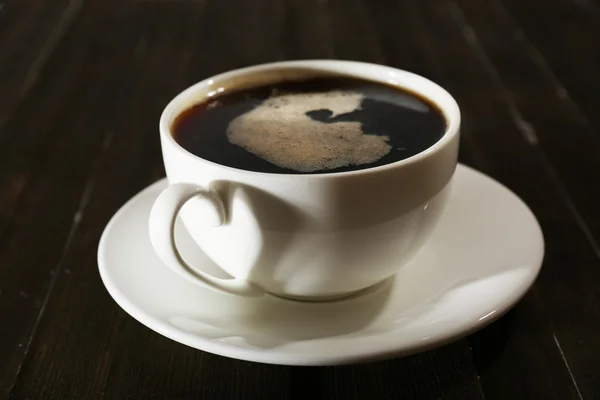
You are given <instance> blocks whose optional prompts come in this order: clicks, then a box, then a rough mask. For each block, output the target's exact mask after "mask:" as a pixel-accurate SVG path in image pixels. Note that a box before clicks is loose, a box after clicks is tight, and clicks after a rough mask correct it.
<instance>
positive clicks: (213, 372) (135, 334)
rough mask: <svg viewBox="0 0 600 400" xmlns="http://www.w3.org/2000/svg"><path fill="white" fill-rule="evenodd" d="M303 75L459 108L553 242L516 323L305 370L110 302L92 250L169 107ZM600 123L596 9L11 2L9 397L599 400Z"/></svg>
mask: <svg viewBox="0 0 600 400" xmlns="http://www.w3.org/2000/svg"><path fill="white" fill-rule="evenodd" d="M298 58H340V59H355V60H364V61H370V62H377V63H383V64H389V65H392V66H395V67H399V68H403V69H408V70H411V71H414V72H416V73H419V74H422V75H424V76H426V77H429V78H431V79H433V80H435V81H437V82H439V83H440V84H442V85H443V86H445V87H446V88H447V89H448V90H449V91H450V92H451V93H452V94H454V95H455V97H456V98H457V100H458V102H459V104H460V105H461V107H462V110H463V114H464V129H463V132H462V147H461V154H460V158H461V161H462V162H464V163H466V164H468V165H471V166H474V167H475V168H477V169H479V170H481V171H483V172H485V173H487V174H489V175H491V176H493V177H494V178H496V179H498V180H499V181H501V182H503V183H504V184H506V185H507V186H508V187H509V188H511V189H512V190H514V191H515V192H516V193H517V194H518V195H519V196H521V197H522V198H523V199H524V200H525V201H526V202H527V203H528V204H529V205H530V206H531V208H532V209H533V211H534V212H535V214H536V215H537V217H538V218H539V220H540V222H541V224H542V227H543V230H544V233H545V239H546V245H547V250H546V258H545V262H544V266H543V269H542V272H541V275H540V276H539V278H538V280H537V282H536V284H535V286H534V287H533V289H532V290H530V291H529V293H528V294H527V295H526V297H525V298H524V299H523V300H522V301H521V302H520V303H519V304H518V305H517V306H516V307H515V308H514V310H513V311H511V312H510V313H509V314H508V315H506V316H505V317H503V318H501V319H500V320H499V321H497V322H496V323H494V324H492V325H491V326H489V327H488V328H486V329H484V330H483V331H481V332H479V333H476V334H474V335H472V336H470V337H468V338H466V339H464V340H460V341H457V342H454V343H452V344H450V345H447V346H444V347H442V348H439V349H437V350H433V351H429V352H426V353H423V354H420V355H415V356H412V357H407V358H403V359H396V360H390V361H385V362H377V363H372V364H364V365H352V366H343V367H329V368H300V367H285V366H271V365H262V364H256V363H251V362H243V361H237V360H231V359H227V358H223V357H220V356H216V355H212V354H208V353H204V352H201V351H197V350H193V349H190V348H187V347H185V346H182V345H180V344H177V343H174V342H172V341H170V340H168V339H166V338H164V337H162V336H160V335H158V334H156V333H154V332H153V331H151V330H149V329H147V328H146V327H144V326H143V325H141V324H140V323H138V322H136V321H135V320H134V319H133V318H131V317H130V316H129V315H127V314H126V313H125V312H123V311H122V310H121V309H120V308H119V307H118V306H117V305H116V303H115V302H114V301H113V300H112V299H111V298H110V296H109V295H108V293H107V292H106V290H105V289H104V287H103V285H102V283H101V281H100V277H99V275H98V270H97V264H96V250H97V244H98V239H99V237H100V234H101V232H102V230H103V228H104V226H105V224H106V223H107V221H108V220H109V218H110V217H111V216H112V214H113V213H114V212H115V211H116V210H117V209H118V208H119V207H120V206H121V205H122V204H123V203H124V202H125V201H126V200H127V199H129V198H130V197H131V196H132V195H134V194H135V193H136V192H138V191H139V190H140V189H142V188H144V187H145V186H146V185H148V184H150V183H151V182H154V181H156V180H157V179H159V178H161V177H162V176H163V175H164V170H163V167H162V163H161V154H160V148H159V141H158V131H157V120H158V116H159V114H160V112H161V110H162V108H163V107H164V105H165V104H166V103H167V102H168V100H169V99H171V98H172V97H173V96H174V95H175V94H177V93H178V92H179V91H181V90H182V89H184V88H185V87H187V86H189V85H190V84H192V83H194V82H196V81H199V80H201V79H203V78H205V77H208V76H210V75H212V74H215V73H218V72H222V71H225V70H229V69H232V68H236V67H241V66H245V65H251V64H256V63H261V62H267V61H274V60H283V59H298ZM599 109H600V1H599V0H487V1H481V0H449V1H446V0H430V1H418V0H377V1H375V0H373V1H369V0H253V1H244V0H102V1H92V0H52V1H44V0H27V1H26V0H3V1H0V398H12V399H78V400H79V399H98V398H107V399H129V398H139V399H154V398H155V399H180V398H181V399H191V398H198V399H245V398H249V399H250V398H252V399H253V398H256V399H344V400H349V399H367V398H369V399H371V398H373V399H420V398H424V399H439V398H442V399H461V400H465V399H484V398H485V399H487V400H490V399H503V400H504V399H544V400H546V399H560V400H564V399H600V245H599V243H600V212H599V211H598V209H599V207H600V112H599V111H598V110H599ZM473 301H477V299H473Z"/></svg>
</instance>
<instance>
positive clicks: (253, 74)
mask: <svg viewBox="0 0 600 400" xmlns="http://www.w3.org/2000/svg"><path fill="white" fill-rule="evenodd" d="M317 77H344V78H356V79H361V80H368V81H373V82H377V83H383V84H386V85H389V86H392V87H397V88H399V89H402V90H404V91H408V92H411V93H413V94H415V95H417V96H419V97H423V98H425V99H427V100H429V101H430V102H432V103H433V104H435V105H436V106H437V108H438V109H439V110H440V111H441V112H442V114H443V115H444V117H445V119H446V131H445V132H444V134H443V135H442V137H441V138H440V139H439V140H438V141H437V142H435V143H434V144H433V145H432V146H430V147H429V148H428V149H426V150H424V151H422V152H420V153H418V154H416V155H414V156H411V157H408V158H405V159H402V160H399V161H396V162H394V163H391V164H387V165H392V164H393V165H397V164H398V163H407V162H411V161H414V159H416V158H419V157H422V156H424V155H425V154H426V153H431V152H435V151H436V150H437V149H438V148H441V147H443V146H444V145H445V144H446V143H447V142H449V141H451V140H452V138H453V137H454V136H455V135H456V134H458V130H459V126H460V110H459V107H458V104H457V103H456V101H455V100H454V98H453V97H452V96H451V95H450V94H449V93H448V92H447V91H446V90H445V89H444V88H442V87H441V86H439V85H438V84H436V83H434V82H432V81H430V80H429V79H427V78H424V77H422V76H419V75H416V74H413V73H411V72H408V71H404V70H400V69H396V68H392V67H388V66H384V65H378V64H370V63H363V62H356V61H339V60H301V61H284V62H276V63H269V64H261V65H256V66H252V67H246V68H241V69H237V70H233V71H230V72H225V73H222V74H219V75H216V76H214V77H212V78H208V79H205V80H203V81H201V82H198V83H196V84H195V85H193V86H191V87H189V88H188V89H186V90H184V91H183V92H181V93H180V94H179V95H177V96H176V97H175V98H174V99H173V100H172V101H171V102H170V103H169V104H168V105H167V107H166V108H165V110H164V111H163V114H162V116H161V119H160V131H161V135H162V136H163V139H165V140H166V141H167V142H170V143H171V144H173V145H174V146H176V147H179V148H180V149H181V150H182V151H185V150H184V149H183V148H182V147H181V146H180V145H179V144H178V143H177V142H176V141H175V139H174V138H173V129H172V126H173V124H174V122H175V120H176V119H177V117H178V116H179V115H180V114H181V113H183V112H184V111H186V110H187V109H189V108H191V107H192V106H194V105H195V104H198V103H202V102H204V101H207V100H208V99H210V98H211V97H214V96H219V95H222V94H224V93H227V92H231V91H239V90H244V89H249V88H253V87H257V86H265V85H270V84H276V83H279V82H285V81H293V80H303V79H309V78H317ZM204 161H207V160H204ZM384 167H385V166H384ZM374 168H381V167H374ZM359 171H361V170H359ZM362 171H364V170H362ZM353 172H354V171H353ZM344 173H345V172H341V173H336V174H344Z"/></svg>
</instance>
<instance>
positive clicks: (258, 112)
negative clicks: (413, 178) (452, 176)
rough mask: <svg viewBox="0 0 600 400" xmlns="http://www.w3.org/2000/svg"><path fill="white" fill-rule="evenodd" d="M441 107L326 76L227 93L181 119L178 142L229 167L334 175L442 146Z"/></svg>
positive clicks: (375, 85) (392, 90)
mask: <svg viewBox="0 0 600 400" xmlns="http://www.w3.org/2000/svg"><path fill="white" fill-rule="evenodd" d="M445 130H446V120H445V118H444V115H443V114H442V112H441V111H440V110H439V109H438V108H437V106H436V105H435V104H433V103H432V102H430V101H429V100H427V99H425V98H423V97H420V96H418V95H416V94H414V93H411V92H408V91H405V90H401V89H399V88H397V87H392V86H388V85H385V84H381V83H376V82H371V81H366V80H360V79H354V78H338V77H324V78H313V79H309V80H302V81H289V82H282V83H278V84H275V85H267V86H259V87H254V88H249V89H240V90H237V91H236V90H231V91H230V92H228V91H227V90H225V91H223V92H222V93H221V94H218V93H217V95H216V96H213V97H211V98H209V100H207V101H205V102H202V103H200V104H196V105H194V106H192V107H191V108H189V109H187V110H186V111H184V112H183V113H181V114H180V115H179V116H178V117H177V118H176V120H175V122H174V124H173V132H174V137H175V140H176V141H177V142H178V143H179V144H180V145H181V146H182V147H183V148H185V149H186V150H187V151H189V152H191V153H193V154H195V155H197V156H199V157H201V158H204V159H206V160H209V161H213V162H215V163H218V164H222V165H226V166H229V167H234V168H239V169H244V170H249V171H258V172H270V173H282V174H294V173H314V174H318V173H329V172H343V171H353V170H359V169H364V168H372V167H376V166H380V165H385V164H389V163H393V162H396V161H399V160H403V159H405V158H408V157H411V156H413V155H415V154H418V153H420V152H422V151H424V150H426V149H427V148H429V147H431V146H432V145H433V144H434V143H436V142H437V141H438V140H439V139H440V138H441V137H442V136H443V135H444V132H445Z"/></svg>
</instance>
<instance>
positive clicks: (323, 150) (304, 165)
mask: <svg viewBox="0 0 600 400" xmlns="http://www.w3.org/2000/svg"><path fill="white" fill-rule="evenodd" d="M362 100H363V96H362V95H361V94H359V93H353V92H346V91H331V92H323V93H290V94H277V93H273V95H272V96H271V97H270V98H268V99H267V100H265V101H264V102H263V103H262V104H261V105H260V106H258V107H256V108H254V109H252V110H251V111H249V112H247V113H245V114H242V115H240V116H238V117H237V118H235V119H234V120H232V121H231V123H230V124H229V127H228V130H227V138H228V139H229V142H230V143H232V144H235V145H238V146H240V147H243V148H244V149H245V150H247V151H249V152H251V153H253V154H254V155H256V156H258V157H260V158H262V159H264V160H266V161H269V162H270V163H272V164H275V165H277V166H279V167H281V168H288V169H291V170H294V171H298V172H314V171H319V170H329V169H335V168H339V167H344V166H349V165H362V164H370V163H373V162H375V161H377V160H379V159H380V158H382V157H383V156H385V155H386V154H388V153H389V152H390V150H391V146H390V145H389V144H388V143H387V141H388V137H387V136H378V135H367V134H365V133H364V132H363V130H362V125H361V123H360V122H345V121H344V122H332V123H323V122H319V121H315V120H313V119H312V118H310V117H309V116H307V115H306V113H307V112H310V111H316V110H323V109H326V110H329V111H330V112H331V114H330V118H334V117H335V116H338V115H341V114H345V113H349V112H352V111H356V110H359V109H360V105H361V102H362Z"/></svg>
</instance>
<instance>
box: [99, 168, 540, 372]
mask: <svg viewBox="0 0 600 400" xmlns="http://www.w3.org/2000/svg"><path fill="white" fill-rule="evenodd" d="M460 170H465V171H467V172H471V173H475V174H476V175H478V178H479V179H486V180H489V181H491V182H492V183H494V184H496V185H499V186H500V187H501V188H502V189H504V190H505V191H506V194H507V195H511V196H512V197H513V199H514V200H516V201H518V202H519V203H520V204H521V205H522V206H523V207H524V208H525V210H526V211H527V212H528V214H529V215H530V217H531V222H532V223H534V224H535V227H534V228H535V230H536V231H537V235H536V236H537V239H538V240H537V242H538V245H539V249H538V253H537V257H535V259H536V260H535V262H532V263H531V265H530V266H529V267H528V273H527V275H526V276H524V277H523V278H522V279H521V282H520V285H519V286H516V287H515V288H512V290H511V292H510V293H506V297H504V299H503V301H498V302H497V303H498V304H496V307H495V311H494V312H493V313H491V314H490V315H487V316H485V317H483V318H481V319H479V320H477V321H472V320H469V321H463V322H461V323H459V324H456V325H455V326H452V327H450V328H449V329H447V330H445V331H443V332H442V333H439V334H438V335H437V336H436V337H435V339H433V340H430V341H425V342H423V341H419V342H412V343H410V344H402V343H398V344H396V345H394V344H393V343H389V340H386V341H385V343H386V345H385V346H380V347H379V348H371V347H369V346H357V348H356V349H355V350H354V351H352V352H350V353H343V354H336V355H326V356H318V355H314V354H311V355H306V354H301V353H298V352H287V353H286V352H285V351H279V352H276V351H269V350H263V349H251V348H244V347H239V346H234V345H231V344H228V343H224V342H219V341H215V340H212V339H209V338H205V337H202V336H199V335H196V334H193V333H187V332H185V331H183V330H180V329H177V328H175V327H173V326H168V325H167V324H166V323H165V321H164V320H162V319H160V318H159V317H156V316H153V315H151V314H149V313H148V312H147V311H145V310H144V309H142V308H141V307H139V306H137V305H136V304H135V302H133V301H131V300H130V299H129V298H128V296H127V295H126V294H124V293H123V292H122V291H121V290H119V288H118V287H119V285H118V284H116V283H115V282H114V281H113V280H112V278H111V277H110V273H109V272H108V271H107V270H108V268H107V265H108V260H106V255H105V253H104V252H103V249H105V248H107V247H106V242H107V240H108V237H109V236H110V234H111V233H112V231H113V229H114V226H115V225H116V223H117V221H118V220H119V219H120V218H121V217H122V216H123V215H124V214H125V213H127V212H128V211H129V209H130V208H131V207H133V206H134V204H135V203H136V202H137V201H138V200H139V199H140V197H143V196H144V195H146V193H147V192H149V191H152V190H155V189H156V187H161V186H164V185H165V183H166V182H167V178H162V179H160V180H158V181H156V182H154V183H152V184H150V185H148V186H146V187H145V188H144V189H142V190H140V191H139V192H138V193H136V194H135V195H134V196H133V197H132V198H131V199H129V200H128V201H127V202H126V203H125V204H123V205H122V206H121V207H120V208H119V210H118V211H117V212H116V213H115V214H114V215H113V216H112V217H111V219H110V220H109V222H108V224H107V225H106V227H105V228H104V231H103V232H102V235H101V237H100V240H99V242H98V251H97V254H98V256H97V261H98V269H99V273H100V277H101V280H102V282H103V284H104V286H105V288H106V290H107V291H108V293H109V295H110V296H111V297H112V298H113V300H114V301H115V302H116V303H117V305H119V307H121V308H122V309H123V310H124V311H125V312H126V313H127V314H129V315H130V316H131V317H133V318H134V319H135V320H137V321H138V322H140V323H141V324H143V325H145V326H146V327H147V328H150V329H151V330H153V331H155V332H157V333H159V334H160V335H162V336H165V337H167V338H169V339H171V340H173V341H175V342H178V343H181V344H184V345H186V346H188V347H191V348H194V349H197V350H201V351H206V352H209V353H213V354H216V355H220V356H223V357H227V358H232V359H238V360H244V361H252V362H259V363H265V364H276V365H290V366H326V365H343V364H354V363H365V362H371V361H377V360H382V359H389V358H393V357H404V356H408V355H412V354H416V353H420V352H423V351H427V350H431V349H434V348H438V347H441V346H444V345H446V344H448V343H451V342H454V341H456V340H459V339H462V338H464V337H466V336H469V335H470V334H472V333H474V332H476V331H479V330H481V329H483V328H484V327H486V326H487V325H489V324H491V323H492V322H494V321H496V320H498V319H499V318H501V317H502V316H503V315H505V314H506V313H507V312H508V311H509V310H511V309H512V308H513V307H514V306H515V305H516V304H517V303H518V302H519V301H520V300H521V299H522V298H523V297H524V296H525V295H526V294H527V293H528V291H529V289H530V288H531V287H532V285H533V283H534V282H535V280H536V279H537V277H538V276H539V273H540V270H541V267H542V264H543V259H544V254H545V242H544V237H543V232H542V229H541V226H540V224H539V221H538V220H537V218H536V217H535V215H534V214H533V212H532V211H531V209H530V208H529V207H528V206H527V204H525V202H524V201H523V200H521V198H519V197H518V196H517V195H516V194H515V193H514V192H512V191H511V190H510V189H509V188H507V187H506V186H505V185H503V184H502V183H500V182H498V181H497V180H495V179H493V178H491V177H490V176H488V175H486V174H484V173H482V172H479V171H477V170H475V169H473V168H471V167H468V166H466V165H464V164H460V163H459V164H458V165H457V169H456V172H455V173H461V172H460ZM201 290H212V289H210V288H206V289H201ZM231 296H233V295H231ZM266 296H270V295H268V294H266ZM280 300H281V301H290V300H285V299H280ZM389 334H390V330H385V331H382V332H375V333H370V334H368V335H359V336H355V337H353V338H345V339H344V340H350V341H351V342H352V341H354V340H364V339H366V338H368V339H370V340H374V341H375V342H377V339H378V338H382V339H383V337H385V336H387V335H389Z"/></svg>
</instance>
